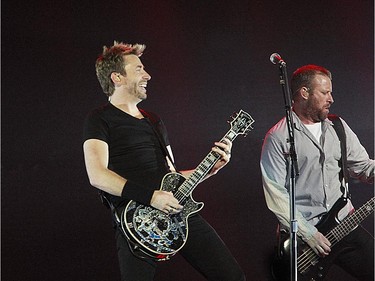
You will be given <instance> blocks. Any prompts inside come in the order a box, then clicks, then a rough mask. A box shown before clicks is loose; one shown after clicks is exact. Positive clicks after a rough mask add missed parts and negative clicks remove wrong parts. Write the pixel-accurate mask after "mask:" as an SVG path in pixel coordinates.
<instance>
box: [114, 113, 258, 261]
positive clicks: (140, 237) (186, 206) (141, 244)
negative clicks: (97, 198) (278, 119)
mask: <svg viewBox="0 0 375 281" xmlns="http://www.w3.org/2000/svg"><path fill="white" fill-rule="evenodd" d="M254 122H255V121H254V119H253V118H252V117H251V116H250V115H249V114H248V113H247V112H245V111H243V110H241V111H240V112H239V113H238V114H236V116H234V117H232V121H230V122H229V123H230V125H231V128H230V130H229V131H228V132H227V133H226V134H225V136H224V137H223V138H222V139H221V142H222V141H224V138H227V139H229V140H230V141H233V140H234V139H235V138H236V137H237V136H238V135H246V134H247V133H248V132H249V131H250V130H251V129H253V128H252V127H251V125H252V124H253V123H254ZM220 157H221V156H220V154H219V153H217V152H214V151H211V152H210V153H209V154H208V155H207V156H206V157H205V158H204V160H203V161H202V162H201V163H200V164H199V165H198V167H197V168H196V169H195V170H194V172H193V173H192V174H191V175H190V176H189V177H188V178H185V177H184V176H183V175H182V174H180V173H168V174H166V175H165V176H164V177H163V179H162V182H161V187H160V190H163V191H169V192H172V193H173V195H174V197H175V198H177V199H178V201H179V204H181V205H182V206H183V210H182V211H181V212H180V213H178V214H174V215H168V214H165V213H164V212H162V211H159V210H157V209H155V208H153V207H151V206H145V205H142V204H140V203H138V202H136V201H133V200H132V201H130V202H129V203H128V204H127V206H126V207H125V209H124V210H123V212H122V213H121V218H120V220H121V228H122V231H123V233H124V234H125V235H126V237H127V238H128V242H129V245H130V247H131V249H132V251H133V253H134V254H135V255H137V256H139V257H143V258H144V257H149V258H152V259H154V260H157V261H162V260H168V259H169V258H170V257H171V256H173V255H174V254H176V253H177V252H178V251H179V250H180V249H181V248H182V247H183V246H184V245H185V243H186V241H187V238H188V222H187V220H188V217H189V216H190V215H192V214H194V213H196V212H198V211H200V210H201V209H202V208H203V205H204V204H203V203H202V202H200V203H198V202H196V201H194V199H193V198H192V195H191V194H192V192H193V190H194V189H195V187H196V186H197V185H198V184H199V183H200V182H201V180H202V179H203V178H204V177H205V176H206V175H207V174H208V172H209V171H210V170H211V169H212V167H213V166H214V165H215V164H216V163H217V162H218V161H219V159H220Z"/></svg>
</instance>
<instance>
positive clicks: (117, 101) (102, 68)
mask: <svg viewBox="0 0 375 281" xmlns="http://www.w3.org/2000/svg"><path fill="white" fill-rule="evenodd" d="M144 50H145V45H141V44H135V45H131V44H124V43H119V42H116V41H115V43H114V45H113V46H111V47H109V48H107V47H104V49H103V53H102V55H100V56H99V58H98V59H97V61H96V74H97V77H98V80H99V82H100V85H101V86H102V89H103V92H104V93H105V94H106V95H107V96H108V99H109V101H108V103H106V104H105V105H104V106H102V107H100V108H97V109H95V110H93V111H92V112H91V113H90V114H89V115H88V117H87V118H86V121H85V125H84V144H83V149H84V158H85V164H86V170H87V174H88V177H89V181H90V183H91V185H92V186H94V187H96V188H97V189H99V190H100V191H101V193H102V195H103V196H104V197H105V198H106V199H107V200H108V202H107V203H108V204H109V205H110V206H111V209H112V210H113V212H114V213H113V214H114V215H113V217H114V221H115V224H114V225H115V229H116V242H117V249H118V258H119V263H120V271H121V280H126V281H151V280H153V278H154V275H155V270H156V267H157V261H155V259H153V258H150V257H147V256H142V257H141V256H140V255H136V254H135V252H134V250H135V249H133V248H131V244H129V243H127V242H129V241H128V240H127V237H126V235H124V233H123V232H122V230H121V227H120V226H119V224H118V221H117V218H118V216H119V214H121V212H122V210H123V209H124V208H125V206H126V205H127V203H128V202H129V201H130V200H132V201H136V202H139V203H141V204H143V205H146V206H152V207H153V208H155V209H158V210H160V211H162V212H164V213H166V214H169V215H173V214H177V213H179V212H181V211H182V209H183V206H182V205H180V204H179V201H178V200H177V199H176V198H175V197H174V195H173V193H172V192H167V191H164V190H160V183H161V180H162V178H163V176H164V175H165V174H167V173H168V172H171V171H173V172H174V171H176V169H175V168H174V164H173V162H174V160H173V154H172V149H171V146H170V143H169V140H168V136H167V131H166V129H165V126H164V125H163V122H162V121H161V119H160V118H159V116H157V115H156V114H154V113H151V112H148V111H145V110H143V109H141V108H139V107H138V104H139V103H140V102H141V101H143V100H145V99H146V98H147V90H146V88H147V85H148V83H149V81H150V79H151V76H150V75H149V74H148V73H147V72H146V70H145V67H144V65H143V64H142V62H141V60H140V56H141V55H142V53H143V51H144ZM155 127H157V131H158V132H159V133H156V131H155ZM231 147H232V143H231V142H230V141H229V140H226V141H225V142H215V143H214V147H213V148H212V150H213V151H215V152H216V153H218V154H219V155H220V160H219V161H218V162H217V163H216V164H215V165H214V167H213V168H212V170H211V171H210V172H209V173H208V174H207V176H206V177H205V178H208V177H210V176H212V175H214V174H216V173H217V172H218V171H219V170H220V169H221V168H223V167H224V166H225V165H226V164H227V163H228V162H229V160H230V151H231ZM179 172H180V173H181V174H182V175H184V176H185V177H188V176H189V175H190V174H191V173H192V172H193V170H186V171H179ZM188 220H189V223H188V225H189V235H188V239H187V241H186V244H185V245H184V247H183V248H182V249H181V250H180V251H179V253H180V254H181V255H182V256H183V257H184V258H185V259H186V261H188V262H189V263H190V264H191V265H192V266H193V267H194V268H195V269H196V270H198V271H199V272H200V273H201V274H202V276H204V277H205V278H207V280H215V281H219V280H222V281H240V280H245V277H244V274H243V272H242V270H241V268H240V267H239V265H238V263H237V262H236V260H235V259H234V258H233V256H232V255H231V253H230V252H229V250H228V249H227V247H226V246H225V244H224V243H223V241H222V240H221V239H220V237H219V236H218V235H217V233H216V232H215V231H214V229H213V228H212V227H211V226H210V225H209V224H208V223H207V222H206V221H205V220H204V219H203V218H202V217H201V216H200V215H199V214H193V215H192V216H190V217H189V219H188ZM132 250H133V251H132ZM177 277H178V276H176V278H177Z"/></svg>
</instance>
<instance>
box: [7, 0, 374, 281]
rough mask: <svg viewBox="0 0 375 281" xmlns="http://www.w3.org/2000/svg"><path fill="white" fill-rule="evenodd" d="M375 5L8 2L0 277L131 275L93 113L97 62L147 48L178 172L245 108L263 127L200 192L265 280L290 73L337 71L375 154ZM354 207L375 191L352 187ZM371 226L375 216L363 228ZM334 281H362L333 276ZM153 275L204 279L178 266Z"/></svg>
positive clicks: (94, 280) (345, 99) (347, 109)
mask: <svg viewBox="0 0 375 281" xmlns="http://www.w3.org/2000/svg"><path fill="white" fill-rule="evenodd" d="M373 14H374V7H373V1H372V0H362V1H346V0H345V1H342V0H341V1H320V0H319V1H305V0H302V1H272V0H263V1H245V0H240V1H230V2H229V1H228V2H225V1H192V0H190V1H185V0H180V1H146V0H139V1H88V0H81V1H46V0H37V1H25V0H23V1H6V2H5V1H3V3H2V49H1V51H2V71H1V74H2V95H1V96H2V116H1V117H2V153H1V155H2V159H1V160H2V187H1V197H2V220H1V222H2V225H1V230H2V233H1V238H2V245H1V251H2V258H1V261H2V268H1V269H2V278H3V279H2V280H9V281H16V280H17V281H18V280H22V281H29V280H30V281H31V280H33V281H34V280H38V281H39V280H56V281H63V280H64V281H65V280H75V281H81V280H82V281H83V280H91V281H103V280H106V281H107V280H108V281H111V280H119V270H118V265H117V258H116V249H115V244H114V239H113V233H112V229H111V222H110V218H109V213H108V211H107V210H106V209H105V208H104V207H103V206H102V205H101V204H100V202H99V199H98V196H97V193H96V191H95V189H93V188H92V187H90V185H89V183H88V179H87V175H86V172H85V167H84V163H83V155H82V142H81V132H82V122H83V119H84V117H85V115H86V113H87V112H88V111H89V110H90V109H91V108H93V107H96V106H98V105H100V104H102V103H104V102H105V101H106V98H105V96H104V94H102V93H101V89H100V86H99V83H98V82H97V80H96V77H95V70H94V62H95V59H96V57H97V55H98V54H99V53H100V52H101V49H102V46H103V45H110V44H112V43H113V40H115V39H116V40H121V41H125V42H129V43H136V42H139V43H145V44H146V45H147V49H146V53H145V55H144V56H143V62H144V64H145V66H146V67H147V70H148V72H149V73H150V74H151V75H152V80H151V81H150V83H149V86H148V93H149V98H148V100H147V101H145V102H143V103H142V104H141V107H143V108H145V109H149V110H152V111H155V112H157V113H159V114H160V115H161V116H162V118H163V119H164V121H165V123H166V125H167V127H168V129H169V133H170V140H171V142H172V145H173V147H174V153H175V157H176V158H177V164H178V166H179V167H180V168H181V169H185V168H193V167H195V166H196V165H197V164H198V163H199V162H200V161H201V160H202V159H203V158H204V156H206V154H207V153H208V151H209V150H210V148H211V146H212V144H213V142H214V141H215V140H218V139H219V138H221V137H222V136H223V135H224V134H225V133H226V132H227V130H228V129H229V126H228V124H227V123H226V121H227V119H228V118H229V116H230V115H231V114H232V113H233V112H235V111H238V110H240V109H244V110H245V111H247V112H249V113H250V114H251V115H252V116H253V118H254V119H255V120H256V122H255V124H254V130H253V131H252V132H251V133H249V135H248V137H247V138H242V137H239V138H238V139H237V140H236V141H235V143H234V148H233V155H232V161H231V162H230V164H229V165H228V166H227V167H226V169H224V170H222V171H221V172H220V173H219V174H218V175H217V176H215V177H213V178H211V179H210V180H208V181H206V182H204V183H203V184H201V185H199V186H198V188H197V189H196V190H195V192H194V198H195V199H196V200H197V201H204V202H205V204H206V205H205V208H204V209H203V210H202V214H203V215H204V216H205V217H206V219H207V220H208V221H209V222H210V223H211V224H212V225H213V226H214V227H215V228H216V230H217V232H218V233H219V234H220V235H221V237H222V238H223V240H224V241H225V242H226V244H227V245H228V247H229V248H230V249H231V251H232V252H233V254H234V255H235V256H236V257H237V259H238V261H239V263H240V264H241V266H242V267H243V269H244V271H245V273H246V275H247V277H248V280H256V281H259V280H268V279H269V270H268V259H269V256H270V254H271V252H272V250H273V246H274V243H275V225H276V219H275V217H274V216H273V214H271V213H270V211H268V209H267V208H266V205H265V202H264V198H263V190H262V185H261V177H260V171H259V155H260V150H261V144H262V139H263V137H264V135H265V133H266V132H267V130H268V129H269V128H270V127H271V126H272V125H273V124H274V123H275V122H276V121H278V120H279V119H280V118H282V117H283V116H284V101H283V95H282V91H281V87H280V85H279V72H278V67H277V66H275V65H273V64H271V62H270V60H269V57H270V55H271V54H272V53H273V52H279V53H280V54H281V55H282V56H283V58H284V59H285V60H286V61H287V65H288V73H289V74H291V73H292V71H293V70H294V69H295V68H297V67H299V66H301V65H304V64H310V63H313V64H318V65H323V66H325V67H327V68H328V69H330V70H331V71H332V72H333V83H334V88H333V92H334V98H335V104H334V105H333V107H332V113H335V114H339V115H341V116H342V117H343V118H344V119H345V120H346V121H347V122H348V123H349V124H350V126H351V127H352V129H353V130H354V131H355V132H356V133H357V135H358V136H359V138H360V139H361V141H362V143H363V145H364V146H365V147H366V148H367V150H368V152H369V154H370V155H371V157H373V155H374V22H373V20H374V15H373ZM351 192H352V194H353V199H354V203H355V205H356V206H357V207H359V206H360V205H362V204H363V203H364V202H365V201H366V200H367V199H369V198H370V197H371V196H372V194H373V188H372V187H371V186H365V185H362V184H359V183H357V182H355V181H353V182H352V183H351ZM364 224H365V225H366V226H367V227H368V229H369V230H370V231H371V232H373V216H371V217H370V218H369V219H367V220H366V221H365V223H364ZM334 274H336V275H335V277H331V279H330V280H341V281H351V280H353V279H352V278H351V277H349V276H347V275H346V274H345V273H343V272H342V271H341V270H339V269H337V268H332V272H331V276H333V275H334ZM155 280H157V281H158V280H163V281H172V280H180V281H188V280H189V281H190V280H194V281H200V280H203V278H202V277H200V276H199V275H198V274H197V273H196V272H195V271H194V270H193V269H192V268H191V267H190V266H189V265H188V264H186V263H185V262H184V261H183V260H182V259H181V257H179V256H176V257H175V258H174V259H173V260H172V261H170V262H168V263H163V264H160V270H159V272H158V275H157V277H156V279H155Z"/></svg>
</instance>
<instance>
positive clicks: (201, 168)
mask: <svg viewBox="0 0 375 281" xmlns="http://www.w3.org/2000/svg"><path fill="white" fill-rule="evenodd" d="M237 136H238V134H236V133H235V132H233V131H232V130H229V131H228V132H227V133H226V134H225V136H224V137H223V138H222V139H221V140H220V142H223V141H224V139H225V138H226V139H229V140H230V141H233V140H234V139H235V138H236V137H237ZM220 157H221V155H220V154H219V153H217V152H215V151H210V153H208V155H207V156H206V157H205V158H204V159H203V161H202V162H201V163H200V164H199V165H198V166H197V168H196V169H195V170H194V172H193V173H192V174H191V175H190V176H189V177H188V178H187V179H186V180H185V181H184V183H183V184H182V185H181V186H180V187H179V189H178V191H177V192H176V194H175V197H176V198H177V199H179V200H180V201H182V200H184V199H185V198H186V197H188V196H189V195H190V194H191V192H192V191H193V190H194V188H195V187H196V186H197V185H198V184H199V183H200V182H201V181H202V180H203V178H204V177H205V176H206V175H207V174H208V172H209V171H210V170H211V169H212V167H213V166H214V165H215V164H216V163H217V162H218V161H219V159H220Z"/></svg>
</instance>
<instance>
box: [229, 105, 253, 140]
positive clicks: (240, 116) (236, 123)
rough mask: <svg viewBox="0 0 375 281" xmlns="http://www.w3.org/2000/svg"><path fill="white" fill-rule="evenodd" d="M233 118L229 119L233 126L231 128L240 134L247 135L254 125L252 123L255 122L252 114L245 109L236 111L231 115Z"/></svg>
mask: <svg viewBox="0 0 375 281" xmlns="http://www.w3.org/2000/svg"><path fill="white" fill-rule="evenodd" d="M231 118H232V120H231V121H228V123H229V124H230V126H231V130H232V131H233V132H234V133H236V134H238V135H245V136H246V135H247V134H248V132H250V131H251V130H252V129H253V127H251V125H252V124H253V123H254V122H255V120H254V119H253V117H251V116H250V114H249V113H247V112H246V111H243V110H242V109H241V110H240V112H238V113H235V114H234V115H232V116H231Z"/></svg>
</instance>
